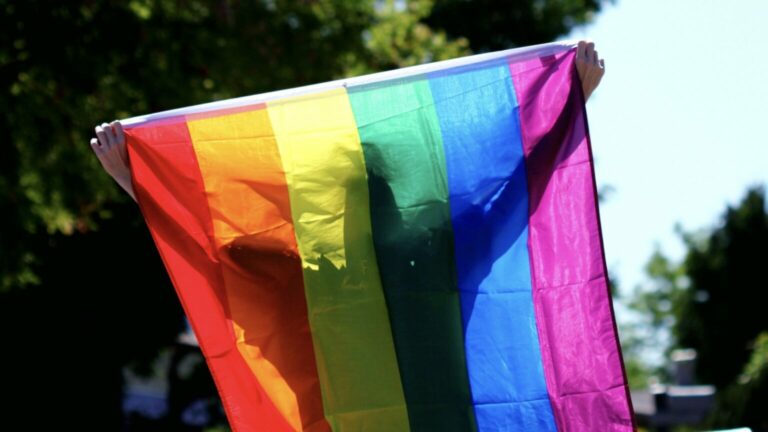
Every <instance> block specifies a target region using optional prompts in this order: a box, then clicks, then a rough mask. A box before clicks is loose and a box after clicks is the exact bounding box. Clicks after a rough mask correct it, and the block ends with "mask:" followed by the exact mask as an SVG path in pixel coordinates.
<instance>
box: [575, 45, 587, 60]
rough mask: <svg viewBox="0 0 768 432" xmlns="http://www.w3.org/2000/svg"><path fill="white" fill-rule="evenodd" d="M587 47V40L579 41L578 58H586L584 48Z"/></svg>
mask: <svg viewBox="0 0 768 432" xmlns="http://www.w3.org/2000/svg"><path fill="white" fill-rule="evenodd" d="M586 49H587V42H586V41H579V45H578V46H577V47H576V58H577V59H583V58H584V50H586Z"/></svg>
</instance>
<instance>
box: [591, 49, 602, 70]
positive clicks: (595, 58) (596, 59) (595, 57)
mask: <svg viewBox="0 0 768 432" xmlns="http://www.w3.org/2000/svg"><path fill="white" fill-rule="evenodd" d="M599 58H600V57H599V56H598V55H597V50H595V52H594V55H593V56H592V61H593V62H594V64H595V66H598V65H600V61H599V60H598V59H599Z"/></svg>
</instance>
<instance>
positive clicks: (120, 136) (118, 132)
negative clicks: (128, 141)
mask: <svg viewBox="0 0 768 432" xmlns="http://www.w3.org/2000/svg"><path fill="white" fill-rule="evenodd" d="M112 129H114V130H115V140H116V142H117V143H123V142H124V141H125V131H123V125H122V124H121V123H120V120H115V121H113V122H112Z"/></svg>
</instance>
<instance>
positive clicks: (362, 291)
mask: <svg viewBox="0 0 768 432" xmlns="http://www.w3.org/2000/svg"><path fill="white" fill-rule="evenodd" d="M267 106H268V112H269V117H270V120H271V123H272V128H273V130H274V132H275V136H276V138H277V144H278V148H279V149H280V155H281V158H282V161H283V166H284V167H285V170H286V178H287V180H288V190H289V194H290V199H291V213H292V215H293V220H294V221H295V232H296V237H297V242H298V246H299V252H300V254H301V259H302V265H303V269H304V283H305V289H306V296H307V305H308V308H309V322H310V326H311V327H312V335H313V341H314V345H315V354H316V356H317V361H318V374H319V376H320V385H321V389H322V394H323V405H324V408H325V414H326V418H327V419H328V421H329V423H330V424H331V427H332V428H333V429H334V430H336V431H357V430H365V431H387V432H389V431H407V430H409V426H408V414H407V409H406V406H405V398H404V396H403V389H402V384H401V382H400V372H399V370H398V366H397V359H396V357H395V349H394V344H393V341H392V334H391V330H390V325H389V318H388V315H387V308H386V304H385V300H384V295H383V291H382V287H381V280H380V278H379V270H378V267H377V264H376V256H375V253H374V249H373V239H372V236H371V221H370V213H369V206H368V184H367V177H366V172H365V162H364V158H363V152H362V148H361V145H360V138H359V136H358V132H357V127H356V125H355V120H354V116H353V114H352V109H351V106H350V104H349V99H348V97H347V93H346V91H345V90H344V89H338V90H332V91H327V92H322V93H319V94H314V95H310V96H300V97H296V98H289V99H283V100H279V101H275V102H270V103H268V104H267Z"/></svg>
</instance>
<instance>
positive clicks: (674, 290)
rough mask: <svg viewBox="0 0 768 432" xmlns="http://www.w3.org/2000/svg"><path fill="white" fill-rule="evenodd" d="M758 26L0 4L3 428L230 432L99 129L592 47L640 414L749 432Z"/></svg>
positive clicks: (202, 1)
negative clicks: (446, 66)
mask: <svg viewBox="0 0 768 432" xmlns="http://www.w3.org/2000/svg"><path fill="white" fill-rule="evenodd" d="M767 20H768V2H764V1H759V0H754V1H746V0H737V1H733V2H727V3H726V2H716V1H694V0H673V1H665V2H662V1H661V0H645V1H637V0H634V1H632V0H615V1H601V0H514V1H512V0H507V1H502V0H475V1H468V0H399V1H383V0H381V1H380V0H294V1H282V0H253V1H236V0H189V1H187V0H158V1H151V0H130V1H106V0H88V1H86V0H79V1H78V0H72V1H67V2H50V1H34V0H30V1H23V2H22V1H7V0H0V28H2V31H0V106H2V107H3V113H2V114H0V344H2V345H1V346H2V348H1V349H0V394H1V395H2V397H0V401H1V402H0V429H2V430H6V429H9V427H10V426H11V425H15V424H18V422H19V421H22V422H23V423H22V424H24V425H26V426H27V428H29V429H32V430H37V429H44V428H45V427H47V426H59V427H60V426H62V425H66V426H72V427H73V428H74V429H80V430H122V431H153V430H164V431H167V430H184V431H202V430H206V431H226V430H228V428H227V425H226V419H225V416H224V414H223V411H222V409H221V404H220V401H219V399H218V397H217V394H216V389H215V386H214V385H213V382H212V380H211V377H210V375H209V372H208V370H207V367H206V365H205V361H204V360H203V358H202V357H201V356H200V353H199V349H198V348H197V346H196V341H195V339H194V336H193V335H192V334H191V332H190V330H189V329H188V327H187V324H186V321H185V319H184V314H183V311H182V309H181V306H180V303H179V301H178V299H177V297H176V293H175V291H174V288H173V286H172V285H171V283H170V281H169V279H168V276H167V273H166V271H165V268H164V267H163V264H162V262H161V260H160V258H159V255H158V254H157V250H156V248H155V246H154V244H153V242H152V239H151V237H150V235H149V232H148V230H147V228H146V226H145V224H144V220H143V218H142V216H141V213H140V211H139V208H138V206H136V204H135V203H134V202H133V201H132V200H131V199H130V197H129V196H128V195H127V194H125V193H124V192H123V191H122V189H120V187H119V186H118V185H117V183H115V182H114V181H113V180H112V179H111V178H110V177H109V176H108V175H107V174H106V173H105V172H104V171H103V170H102V169H101V166H100V164H99V162H98V160H97V158H96V157H95V155H94V154H93V153H92V151H91V149H90V147H89V145H88V143H89V140H90V138H91V137H93V136H95V135H94V127H95V126H96V125H97V124H100V123H102V122H109V121H112V120H114V119H123V118H127V117H131V116H135V115H141V114H148V113H153V112H158V111H163V110H167V109H172V108H179V107H183V106H188V105H194V104H200V103H205V102H210V101H214V100H221V99H228V98H233V97H238V96H245V95H251V94H257V93H261V92H265V91H270V90H277V89H283V88H289V87H294V86H299V85H305V84H312V83H319V82H323V81H328V80H331V79H336V78H342V77H346V76H354V75H360V74H365V73H371V72H375V71H380V70H388V69H394V68H398V67H404V66H410V65H415V64H420V63H425V62H431V61H437V60H443V59H448V58H454V57H458V56H463V55H469V54H472V53H480V52H486V51H493V50H500V49H507V48H512V47H517V46H525V45H532V44H537V43H545V42H550V41H553V40H563V39H592V40H594V41H595V42H596V48H597V50H598V52H599V54H600V56H601V57H603V58H605V63H606V75H605V77H604V79H603V82H602V84H601V85H600V87H599V88H598V89H597V91H596V92H595V93H594V94H593V96H592V98H591V100H590V101H589V103H588V104H587V112H588V116H589V127H590V135H591V138H592V146H593V153H594V157H595V169H596V177H597V183H598V188H599V191H600V199H601V203H600V212H601V221H602V229H603V237H604V240H605V252H606V260H607V263H608V268H609V271H610V273H611V274H610V276H611V280H612V289H613V292H614V306H615V309H616V316H617V320H618V323H619V331H620V336H621V340H622V346H623V352H624V360H625V364H626V369H627V374H628V377H629V380H630V384H631V387H632V397H633V401H634V405H635V410H636V414H637V419H638V424H639V425H640V426H641V428H642V429H643V430H656V431H678V432H682V431H699V430H723V429H736V428H750V429H751V430H753V431H767V430H768V409H767V408H768V276H766V275H767V274H768V273H767V272H766V270H768V208H767V207H766V193H765V185H766V183H768V142H766V138H765V136H764V135H762V124H763V123H764V122H765V121H766V118H768V108H767V106H768V105H766V100H768V85H767V84H766V81H765V79H766V77H768V61H766V60H765V55H764V54H760V53H761V52H764V51H765V48H764V46H763V45H764V44H763V43H762V41H764V40H767V39H768V27H766V26H765V25H764V23H765V22H766V21H767ZM738 430H747V429H738Z"/></svg>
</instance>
